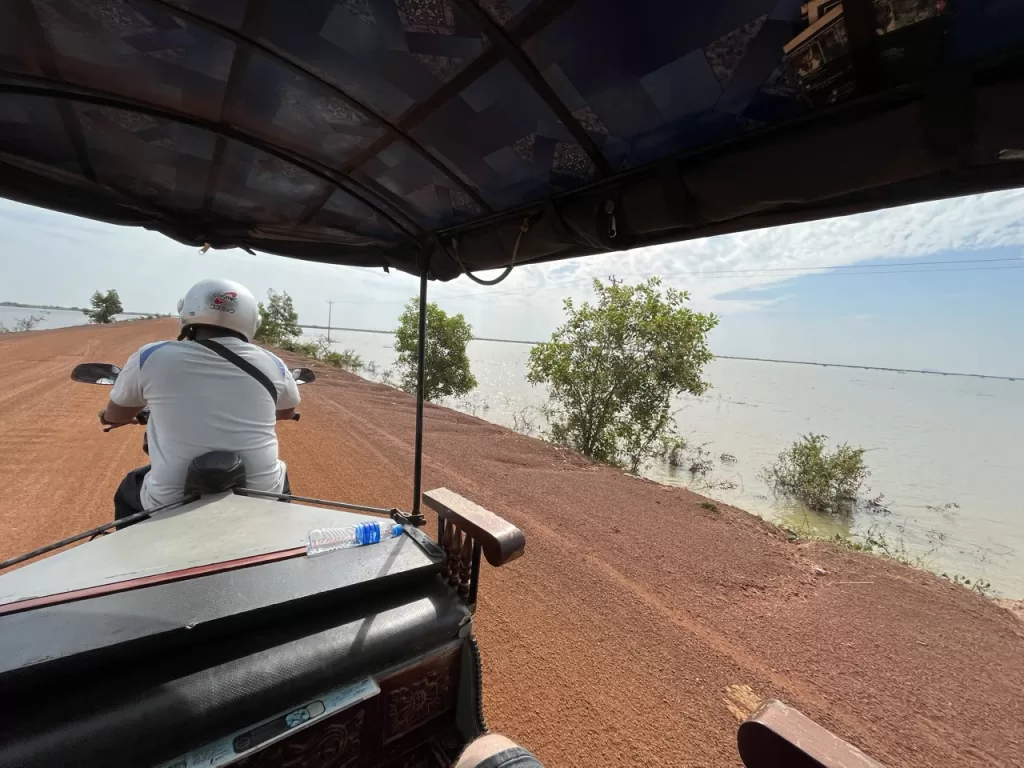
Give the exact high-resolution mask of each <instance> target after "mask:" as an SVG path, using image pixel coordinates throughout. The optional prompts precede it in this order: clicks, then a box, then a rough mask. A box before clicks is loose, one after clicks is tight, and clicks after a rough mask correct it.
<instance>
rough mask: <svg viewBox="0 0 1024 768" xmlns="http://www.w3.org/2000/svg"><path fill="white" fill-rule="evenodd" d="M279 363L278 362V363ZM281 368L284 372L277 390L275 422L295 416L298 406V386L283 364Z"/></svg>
mask: <svg viewBox="0 0 1024 768" xmlns="http://www.w3.org/2000/svg"><path fill="white" fill-rule="evenodd" d="M279 362H280V361H279ZM281 368H282V369H283V370H284V371H286V373H285V374H284V381H283V382H282V386H280V387H278V390H277V420H278V421H287V420H288V419H290V418H291V417H292V416H294V415H295V409H296V408H297V407H298V406H299V400H300V399H301V398H300V396H299V385H298V384H296V383H295V379H293V378H292V375H291V373H288V372H287V370H288V369H287V368H285V367H284V363H281Z"/></svg>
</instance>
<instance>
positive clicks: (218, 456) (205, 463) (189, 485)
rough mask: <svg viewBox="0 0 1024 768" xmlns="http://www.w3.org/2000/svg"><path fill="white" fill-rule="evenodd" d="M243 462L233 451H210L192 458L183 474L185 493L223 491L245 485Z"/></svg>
mask: <svg viewBox="0 0 1024 768" xmlns="http://www.w3.org/2000/svg"><path fill="white" fill-rule="evenodd" d="M245 481H246V476H245V464H243V463H242V457H241V456H239V455H238V454H237V453H234V452H233V451H210V452H209V453H204V454H202V455H201V456H197V457H196V458H194V459H192V462H191V463H190V464H189V465H188V473H187V474H186V475H185V495H191V494H193V493H198V494H207V493H223V492H224V491H230V490H231V489H232V488H244V487H245Z"/></svg>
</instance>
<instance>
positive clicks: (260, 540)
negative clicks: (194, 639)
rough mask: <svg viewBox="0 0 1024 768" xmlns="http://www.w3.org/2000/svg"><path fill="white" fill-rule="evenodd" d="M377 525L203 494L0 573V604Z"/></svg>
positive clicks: (330, 512) (334, 513)
mask: <svg viewBox="0 0 1024 768" xmlns="http://www.w3.org/2000/svg"><path fill="white" fill-rule="evenodd" d="M378 519H380V518H377V517H371V516H369V515H361V514H353V513H351V512H343V511H341V510H336V509H322V508H319V507H308V506H304V505H301V504H295V503H292V504H284V503H282V502H278V501H270V500H268V499H256V498H248V497H245V496H237V495H235V494H231V493H227V494H222V495H219V496H210V497H206V498H203V499H200V500H199V501H197V502H194V503H193V504H189V505H187V506H184V507H182V508H181V509H179V510H173V511H170V512H164V513H159V514H158V515H157V517H155V518H153V519H151V520H146V521H144V522H141V523H136V524H135V525H132V526H130V527H128V528H125V529H124V530H122V531H117V532H116V533H112V534H109V535H107V536H101V537H100V538H98V539H95V540H94V541H90V542H87V543H85V544H82V545H80V546H78V547H75V548H74V549H69V550H65V551H63V552H60V553H58V554H55V555H52V556H51V557H48V558H46V559H45V560H41V561H39V562H37V563H33V564H31V565H27V566H25V567H24V568H20V569H18V570H16V571H13V572H12V573H8V574H4V575H0V605H4V604H6V603H13V602H16V601H19V600H26V599H29V598H33V597H44V596H47V595H56V594H61V593H64V592H71V591H74V590H78V589H87V588H89V587H96V586H102V585H105V584H114V583H117V582H120V581H126V580H128V579H138V578H142V577H146V576H154V575H156V574H161V573H168V572H171V571H178V570H182V569H184V568H197V567H200V566H204V565H213V564H215V563H223V562H225V561H228V560H235V559H237V558H241V557H251V556H254V555H264V554H269V553H271V552H280V551H281V550H285V549H293V548H294V547H303V546H305V545H306V535H307V534H308V533H309V532H310V531H311V530H313V529H314V528H323V527H327V526H337V527H343V526H347V525H354V524H356V523H359V522H362V521H364V520H378Z"/></svg>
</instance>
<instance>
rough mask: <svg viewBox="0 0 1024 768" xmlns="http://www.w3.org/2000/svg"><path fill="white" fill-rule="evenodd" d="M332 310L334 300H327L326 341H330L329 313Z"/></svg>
mask: <svg viewBox="0 0 1024 768" xmlns="http://www.w3.org/2000/svg"><path fill="white" fill-rule="evenodd" d="M333 312H334V302H333V301H328V302H327V343H328V344H330V343H331V314H332V313H333Z"/></svg>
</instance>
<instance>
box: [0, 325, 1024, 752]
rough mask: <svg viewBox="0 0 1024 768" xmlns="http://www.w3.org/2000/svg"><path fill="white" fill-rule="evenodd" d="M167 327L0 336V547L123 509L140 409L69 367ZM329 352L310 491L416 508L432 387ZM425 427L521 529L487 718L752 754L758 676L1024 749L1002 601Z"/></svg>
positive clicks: (619, 739) (312, 411)
mask: <svg viewBox="0 0 1024 768" xmlns="http://www.w3.org/2000/svg"><path fill="white" fill-rule="evenodd" d="M172 333H173V326H172V325H170V324H169V323H167V322H164V321H156V322H139V323H132V324H125V325H117V326H111V327H103V328H96V327H79V328H68V329H62V330H57V331H39V332H32V333H29V334H17V335H14V334H11V335H6V336H0V471H2V472H3V480H4V496H3V501H2V502H0V531H2V538H0V558H2V557H5V556H10V555H12V554H16V553H18V552H21V551H25V550H27V549H30V548H32V547H34V546H37V545H39V544H42V543H45V542H47V541H51V540H54V539H57V538H59V537H61V536H64V535H68V534H71V533H73V532H76V531H78V530H81V529H84V528H86V527H89V526H92V525H95V524H98V523H100V522H104V521H106V520H108V519H109V518H110V515H111V514H112V512H111V496H112V494H113V492H114V488H115V487H116V484H117V482H118V480H119V478H120V477H121V476H122V475H123V473H124V472H125V471H127V470H128V469H130V468H132V467H133V466H136V465H139V464H141V463H144V459H145V457H144V456H143V454H142V452H141V447H140V443H141V437H142V436H141V432H140V430H138V429H136V428H126V429H122V430H118V431H115V432H113V433H110V434H104V433H103V432H102V431H101V430H100V428H99V426H98V425H97V422H96V419H95V413H96V411H97V410H98V409H99V408H100V407H102V405H103V404H104V402H105V400H106V395H107V390H106V389H105V388H100V387H91V386H88V385H82V384H75V383H74V382H72V381H71V380H70V379H69V376H68V374H69V373H70V370H71V368H72V366H73V365H74V364H76V363H78V362H82V361H87V360H89V361H104V362H115V363H118V364H120V363H123V361H124V359H125V358H126V357H127V356H128V354H129V353H130V352H131V351H133V350H134V349H136V348H137V347H138V346H139V345H140V344H142V343H144V342H146V341H151V340H155V339H159V338H167V337H169V336H171V335H172ZM317 370H318V373H319V374H320V378H319V379H318V381H317V382H316V383H314V384H313V385H311V386H308V387H304V388H303V396H304V402H303V407H302V412H303V418H302V421H301V422H299V423H287V424H284V425H283V426H282V427H281V428H280V434H281V442H282V452H283V455H284V458H285V460H286V461H287V462H288V463H289V471H290V474H291V479H292V485H293V488H294V489H295V491H296V493H301V494H310V495H314V496H321V497H330V498H340V499H344V500H349V501H356V502H363V503H371V504H380V505H388V506H391V505H400V506H403V507H406V508H407V507H408V505H409V502H410V499H411V493H412V489H411V478H412V474H411V469H412V437H413V419H414V404H413V401H412V400H411V399H410V398H408V397H406V396H405V395H402V394H400V393H397V392H395V391H393V390H390V389H387V388H385V387H383V386H380V385H376V384H372V383H368V382H364V381H362V380H359V379H357V378H355V377H353V376H349V375H347V374H343V373H340V372H334V371H321V370H320V369H319V368H318V369H317ZM425 445H426V460H425V468H424V477H425V481H424V487H425V488H433V487H438V486H446V487H448V488H451V489H453V490H455V491H457V492H459V493H461V494H463V495H465V496H467V497H469V498H471V499H473V500H474V501H476V502H478V503H480V504H482V505H483V506H485V507H487V508H489V509H491V510H492V511H494V512H496V513H498V514H500V515H502V516H505V517H507V518H508V519H510V520H511V521H513V522H514V523H515V524H517V525H519V526H520V527H522V528H523V529H524V531H525V532H526V536H527V553H526V556H525V557H523V558H522V559H520V560H518V561H516V562H514V563H512V564H511V565H509V566H507V567H505V568H503V569H499V570H494V569H489V568H487V569H485V571H484V573H483V585H482V592H481V607H480V610H479V613H478V618H477V622H476V623H477V625H478V626H477V634H478V636H479V638H480V642H481V646H482V649H483V655H484V667H485V697H486V710H487V714H488V719H489V721H490V724H491V726H492V728H494V729H495V730H498V731H501V732H504V733H506V734H508V735H510V736H512V737H513V738H516V739H518V740H520V741H522V742H524V743H525V744H527V745H528V746H529V747H531V748H533V749H534V750H536V752H537V753H538V754H539V755H540V756H541V758H542V759H543V760H545V762H546V763H547V764H548V765H549V766H580V767H581V768H582V767H583V766H588V765H591V764H592V763H591V762H590V759H591V758H600V759H601V760H600V761H598V764H601V765H623V766H641V765H642V766H735V765H737V764H738V759H737V757H736V751H735V728H736V724H737V718H739V717H742V716H744V714H745V713H746V712H749V711H750V709H751V708H752V706H754V705H755V704H756V703H757V702H758V701H759V700H760V699H762V698H780V699H782V700H784V701H786V702H787V703H789V704H792V705H794V706H796V707H798V708H799V709H801V710H802V711H804V712H805V713H806V714H807V715H809V716H810V717H812V718H814V719H816V720H818V721H819V722H821V723H822V724H823V725H825V726H826V727H828V728H831V729H833V730H834V731H836V732H837V733H838V734H840V735H841V736H843V737H844V738H847V739H849V740H850V741H852V742H853V743H854V744H856V745H857V746H859V747H860V748H862V749H863V750H865V751H866V752H867V753H868V754H870V755H872V756H873V757H875V758H876V759H878V760H880V761H882V762H884V763H886V764H887V765H890V766H949V767H953V766H1021V765H1024V622H1021V621H1019V620H1018V619H1017V618H1016V617H1015V616H1014V615H1013V614H1012V613H1011V612H1010V611H1008V610H1004V609H1003V608H1001V607H999V606H998V605H996V604H995V603H994V602H992V601H989V600H986V599H984V598H982V597H980V596H978V595H975V594H972V593H969V592H967V591H965V590H963V589H961V588H958V587H955V586H953V585H951V584H949V583H948V582H945V581H942V580H940V579H938V578H936V577H933V576H931V575H929V574H927V573H923V572H918V571H914V570H910V569H908V568H903V567H901V566H897V565H894V564H891V563H888V562H885V561H882V560H880V559H876V558H872V557H869V556H863V555H856V554H854V553H850V552H846V551H843V550H839V549H836V548H834V547H831V546H828V545H823V544H816V543H814V544H793V543H789V542H787V541H786V540H785V538H784V537H783V536H781V535H780V534H779V533H778V532H777V531H776V530H775V529H773V528H772V527H771V526H769V525H767V524H765V523H763V522H762V521H760V520H759V519H757V518H754V517H752V516H750V515H747V514H746V513H743V512H740V511H738V510H734V509H732V508H729V507H726V506H724V505H720V504H719V505H716V506H715V507H713V508H703V507H701V506H700V503H701V502H702V501H703V499H701V497H699V496H696V495H694V494H691V493H689V492H687V491H685V490H682V489H676V488H667V487H662V486H659V485H656V484H654V483H651V482H647V481H644V480H640V479H637V478H633V477H629V476H627V475H624V474H622V473H620V472H617V471H615V470H612V469H610V468H607V467H603V466H598V465H594V464H592V463H589V462H587V461H584V460H582V459H580V458H579V457H576V456H573V455H571V454H568V453H566V452H565V451H563V450H560V449H557V448H555V447H553V446H550V445H547V444H545V443H542V442H539V441H536V440H532V439H529V438H526V437H522V436H519V435H516V434H514V433H512V432H510V431H509V430H506V429H503V428H501V427H497V426H494V425H491V424H487V423H485V422H483V421H480V420H478V419H474V418H472V417H469V416H465V415H462V414H457V413H454V412H451V411H448V410H445V409H442V408H435V407H429V408H428V410H427V415H426V438H425ZM601 761H603V762H601Z"/></svg>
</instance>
